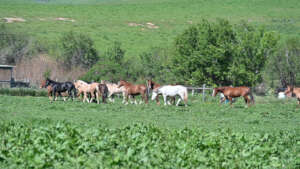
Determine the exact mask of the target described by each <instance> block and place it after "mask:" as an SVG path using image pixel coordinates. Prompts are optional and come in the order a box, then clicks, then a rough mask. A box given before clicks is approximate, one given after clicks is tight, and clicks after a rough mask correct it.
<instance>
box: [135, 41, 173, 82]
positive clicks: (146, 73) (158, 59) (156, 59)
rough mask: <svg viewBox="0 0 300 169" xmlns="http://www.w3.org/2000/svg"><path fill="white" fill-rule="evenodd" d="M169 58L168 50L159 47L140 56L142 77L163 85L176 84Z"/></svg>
mask: <svg viewBox="0 0 300 169" xmlns="http://www.w3.org/2000/svg"><path fill="white" fill-rule="evenodd" d="M169 58H170V57H169V53H168V50H167V49H163V48H158V47H157V48H151V49H150V50H149V51H147V52H144V53H142V54H140V62H141V64H140V65H142V67H141V74H140V76H143V77H144V78H146V79H153V80H155V81H156V82H161V83H167V82H168V83H170V82H174V79H172V77H174V75H173V74H172V72H171V71H170V69H171V68H170V64H169V62H170V60H169Z"/></svg>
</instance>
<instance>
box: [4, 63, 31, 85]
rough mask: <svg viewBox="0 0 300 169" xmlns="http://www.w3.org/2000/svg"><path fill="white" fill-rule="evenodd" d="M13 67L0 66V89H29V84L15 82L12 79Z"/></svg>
mask: <svg viewBox="0 0 300 169" xmlns="http://www.w3.org/2000/svg"><path fill="white" fill-rule="evenodd" d="M14 67H15V66H11V65H0V88H10V87H29V83H26V82H21V81H18V82H17V81H15V79H14V77H13V69H14Z"/></svg>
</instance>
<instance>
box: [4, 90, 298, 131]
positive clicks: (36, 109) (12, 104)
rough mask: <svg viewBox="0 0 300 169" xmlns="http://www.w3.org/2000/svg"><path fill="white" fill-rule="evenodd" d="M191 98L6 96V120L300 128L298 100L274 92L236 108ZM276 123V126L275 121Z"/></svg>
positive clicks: (114, 125)
mask: <svg viewBox="0 0 300 169" xmlns="http://www.w3.org/2000/svg"><path fill="white" fill-rule="evenodd" d="M201 99H202V98H201V97H200V96H195V97H192V98H190V100H189V106H188V107H187V108H186V107H184V106H179V107H175V106H163V105H161V106H157V105H156V104H155V103H154V102H153V101H151V102H150V104H149V105H127V106H125V105H123V104H121V102H120V100H117V103H115V104H113V103H109V104H100V105H97V104H87V103H82V102H80V101H78V100H77V101H74V102H71V101H68V102H63V101H57V102H54V103H50V102H49V100H48V98H46V97H29V96H25V97H17V96H1V98H0V112H1V116H0V119H1V121H2V122H5V121H6V122H7V121H10V120H18V121H25V122H28V123H31V122H32V121H34V120H45V119H49V120H53V121H62V120H66V121H68V122H71V123H76V124H84V125H88V126H95V125H103V126H106V127H108V128H119V127H124V126H126V125H131V124H134V123H144V124H154V125H155V126H159V127H163V128H175V129H180V128H184V127H191V128H201V129H205V130H208V131H215V130H218V129H223V128H229V129H232V130H234V131H244V132H276V131H278V130H282V131H292V130H295V129H297V130H299V129H300V128H299V124H300V109H297V108H296V101H295V100H288V101H282V100H277V99H276V98H270V97H258V98H256V104H255V105H254V106H253V107H249V108H245V104H244V102H243V100H242V99H239V100H238V102H237V103H235V104H234V107H233V108H231V107H230V106H229V105H227V104H226V105H219V104H218V102H217V98H212V97H211V96H208V98H207V101H206V102H202V101H201ZM274 124H276V125H274Z"/></svg>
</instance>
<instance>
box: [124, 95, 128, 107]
mask: <svg viewBox="0 0 300 169" xmlns="http://www.w3.org/2000/svg"><path fill="white" fill-rule="evenodd" d="M124 104H125V105H127V104H128V93H125V102H124Z"/></svg>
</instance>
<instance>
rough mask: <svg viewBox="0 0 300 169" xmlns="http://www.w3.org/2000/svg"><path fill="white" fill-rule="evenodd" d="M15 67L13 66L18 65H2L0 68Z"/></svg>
mask: <svg viewBox="0 0 300 169" xmlns="http://www.w3.org/2000/svg"><path fill="white" fill-rule="evenodd" d="M4 67H5V68H13V67H16V66H12V65H0V68H4Z"/></svg>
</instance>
